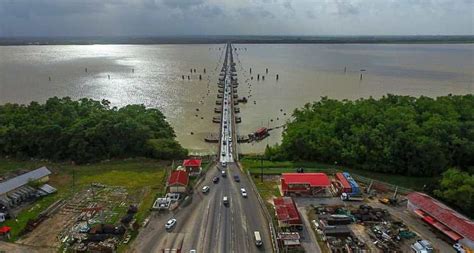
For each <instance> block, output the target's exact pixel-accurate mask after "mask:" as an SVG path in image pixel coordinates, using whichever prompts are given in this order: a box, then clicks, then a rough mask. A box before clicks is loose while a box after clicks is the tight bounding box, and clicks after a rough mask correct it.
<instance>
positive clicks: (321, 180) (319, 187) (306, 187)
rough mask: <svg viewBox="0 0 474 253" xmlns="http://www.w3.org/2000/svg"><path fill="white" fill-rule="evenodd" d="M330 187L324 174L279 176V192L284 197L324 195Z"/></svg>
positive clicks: (286, 174) (288, 174) (287, 174)
mask: <svg viewBox="0 0 474 253" xmlns="http://www.w3.org/2000/svg"><path fill="white" fill-rule="evenodd" d="M330 185H331V183H330V181H329V178H328V176H327V175H326V174H324V173H283V174H281V190H282V192H283V195H284V196H293V195H313V196H315V195H324V194H326V193H327V190H328V189H329V188H330Z"/></svg>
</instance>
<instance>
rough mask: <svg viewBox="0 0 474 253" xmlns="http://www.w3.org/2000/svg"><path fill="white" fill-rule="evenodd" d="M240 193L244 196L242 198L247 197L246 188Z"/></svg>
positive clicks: (241, 189)
mask: <svg viewBox="0 0 474 253" xmlns="http://www.w3.org/2000/svg"><path fill="white" fill-rule="evenodd" d="M240 193H241V194H242V197H244V198H246V197H247V191H246V190H245V188H240Z"/></svg>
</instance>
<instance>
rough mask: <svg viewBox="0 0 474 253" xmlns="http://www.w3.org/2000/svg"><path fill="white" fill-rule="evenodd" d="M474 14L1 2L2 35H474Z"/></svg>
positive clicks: (470, 7)
mask: <svg viewBox="0 0 474 253" xmlns="http://www.w3.org/2000/svg"><path fill="white" fill-rule="evenodd" d="M473 16H474V0H295V1H293V0H0V36H74V35H76V36H82V35H90V36H94V35H105V36H107V35H141V34H143V35H186V34H202V35H205V34H210V35H212V34H260V33H265V34H307V35H315V34H316V35H317V34H327V35H331V34H335V35H338V34H348V35H351V34H353V35H358V34H374V35H390V34H473V33H474V28H473ZM256 24H258V25H256ZM380 24H384V25H383V26H381V25H380Z"/></svg>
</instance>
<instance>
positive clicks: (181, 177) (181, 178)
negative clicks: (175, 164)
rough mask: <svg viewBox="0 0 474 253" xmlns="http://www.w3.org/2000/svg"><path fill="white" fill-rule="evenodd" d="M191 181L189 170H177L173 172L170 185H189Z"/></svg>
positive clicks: (169, 180) (169, 181)
mask: <svg viewBox="0 0 474 253" xmlns="http://www.w3.org/2000/svg"><path fill="white" fill-rule="evenodd" d="M188 182H189V177H188V172H187V171H185V170H175V171H173V172H172V173H171V175H170V177H169V179H168V185H176V184H178V185H183V186H187V185H188Z"/></svg>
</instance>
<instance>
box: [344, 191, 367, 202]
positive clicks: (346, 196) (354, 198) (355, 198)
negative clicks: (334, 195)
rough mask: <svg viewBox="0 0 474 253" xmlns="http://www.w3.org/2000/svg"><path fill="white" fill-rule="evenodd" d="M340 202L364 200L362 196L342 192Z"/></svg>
mask: <svg viewBox="0 0 474 253" xmlns="http://www.w3.org/2000/svg"><path fill="white" fill-rule="evenodd" d="M341 200H342V201H363V200H364V198H363V197H362V195H352V194H348V193H345V192H343V193H342V194H341Z"/></svg>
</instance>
